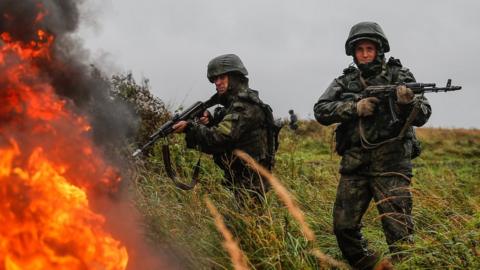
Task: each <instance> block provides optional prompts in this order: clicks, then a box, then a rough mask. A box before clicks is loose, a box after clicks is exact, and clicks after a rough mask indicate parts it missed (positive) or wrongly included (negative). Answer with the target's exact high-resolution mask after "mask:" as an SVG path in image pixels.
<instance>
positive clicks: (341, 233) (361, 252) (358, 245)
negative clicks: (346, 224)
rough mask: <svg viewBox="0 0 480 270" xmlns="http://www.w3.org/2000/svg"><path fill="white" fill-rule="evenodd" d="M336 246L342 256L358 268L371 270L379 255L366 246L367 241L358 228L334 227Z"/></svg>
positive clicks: (359, 269)
mask: <svg viewBox="0 0 480 270" xmlns="http://www.w3.org/2000/svg"><path fill="white" fill-rule="evenodd" d="M334 232H335V236H336V237H337V242H338V246H339V247H340V250H341V251H342V254H343V256H344V257H345V259H347V261H348V262H349V263H350V265H351V266H353V268H354V269H358V270H373V269H374V267H375V265H376V264H377V263H378V261H379V259H380V256H379V255H378V254H377V253H376V252H372V251H370V250H368V248H367V241H365V239H364V238H363V236H362V234H361V233H360V229H359V228H357V229H338V228H336V229H334Z"/></svg>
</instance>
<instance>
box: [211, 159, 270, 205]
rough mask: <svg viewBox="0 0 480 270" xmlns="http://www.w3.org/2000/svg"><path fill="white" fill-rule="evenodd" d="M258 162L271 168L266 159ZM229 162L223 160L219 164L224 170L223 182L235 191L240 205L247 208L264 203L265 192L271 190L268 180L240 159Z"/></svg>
mask: <svg viewBox="0 0 480 270" xmlns="http://www.w3.org/2000/svg"><path fill="white" fill-rule="evenodd" d="M258 163H259V164H261V165H262V166H264V167H266V168H269V167H268V164H266V161H265V160H260V161H258ZM217 164H218V163H217ZM227 164H228V163H226V162H225V161H222V163H220V165H219V167H220V168H221V169H222V170H223V171H224V179H223V181H222V184H223V186H225V187H227V188H228V189H230V190H231V191H232V192H233V194H234V195H235V199H236V201H237V203H238V205H239V206H241V207H242V208H245V207H247V206H248V207H251V206H256V205H261V204H263V201H264V200H265V194H266V193H267V192H268V191H269V190H270V184H269V183H268V181H267V180H266V179H264V178H263V177H262V176H261V175H260V174H259V173H258V172H256V171H254V170H252V169H250V168H249V167H248V166H247V165H246V164H245V163H243V161H241V160H239V159H235V160H233V161H230V163H229V164H228V165H227ZM248 207H247V208H248Z"/></svg>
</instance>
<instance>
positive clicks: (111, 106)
mask: <svg viewBox="0 0 480 270" xmlns="http://www.w3.org/2000/svg"><path fill="white" fill-rule="evenodd" d="M83 2H84V1H81V0H80V1H78V0H21V1H18V0H2V1H0V15H1V16H2V18H1V20H0V33H2V32H8V33H9V34H10V35H11V37H12V38H13V39H14V40H20V41H24V42H29V41H31V40H35V39H36V38H37V31H38V30H39V29H42V30H44V31H46V32H47V33H50V34H53V35H54V36H55V43H54V53H53V55H52V59H50V60H48V61H43V62H41V63H37V64H38V67H39V68H40V69H41V70H42V71H43V72H44V76H45V77H47V78H48V79H49V80H50V81H51V84H52V86H53V87H54V88H55V91H56V92H57V94H58V95H60V96H63V97H66V98H68V99H70V100H71V101H72V102H73V103H74V104H75V106H76V108H77V109H79V110H80V111H81V112H82V113H84V114H87V116H88V118H89V120H90V123H91V124H92V126H93V136H94V140H95V142H96V143H98V144H99V145H101V146H105V145H107V144H112V143H118V142H120V141H122V140H123V139H124V138H126V137H127V136H131V135H132V133H133V132H134V130H135V127H136V125H137V121H136V118H135V117H134V114H133V113H132V112H131V110H130V109H129V108H128V107H126V106H124V105H123V104H121V103H120V102H114V101H113V100H112V98H111V97H110V96H109V91H108V90H109V85H108V83H107V82H105V79H104V78H103V76H101V74H100V73H98V72H97V71H96V70H95V69H94V68H92V67H91V66H90V65H89V64H88V63H87V62H85V60H86V59H88V52H87V51H85V50H84V49H83V48H81V47H80V44H81V43H80V42H78V41H77V40H75V38H74V37H73V35H72V34H73V33H74V32H75V31H76V30H77V28H78V26H79V18H80V5H81V4H82V3H83Z"/></svg>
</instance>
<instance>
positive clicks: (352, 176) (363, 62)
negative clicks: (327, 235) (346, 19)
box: [314, 22, 431, 269]
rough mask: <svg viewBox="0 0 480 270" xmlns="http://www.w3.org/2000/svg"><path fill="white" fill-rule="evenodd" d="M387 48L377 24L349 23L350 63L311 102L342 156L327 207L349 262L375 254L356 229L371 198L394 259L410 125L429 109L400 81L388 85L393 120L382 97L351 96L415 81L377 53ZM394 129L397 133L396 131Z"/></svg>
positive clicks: (406, 212) (401, 225)
mask: <svg viewBox="0 0 480 270" xmlns="http://www.w3.org/2000/svg"><path fill="white" fill-rule="evenodd" d="M389 50H390V45H389V43H388V40H387V37H386V36H385V34H384V32H383V30H382V28H381V27H380V25H378V24H377V23H374V22H361V23H358V24H356V25H354V26H353V27H352V29H351V30H350V34H349V36H348V39H347V41H346V43H345V51H346V54H347V55H350V56H352V57H353V61H354V63H355V65H351V66H349V67H348V68H346V69H345V70H344V71H343V74H342V75H341V76H340V77H338V78H336V79H334V80H333V82H332V83H331V84H330V86H329V87H328V88H327V89H326V91H325V92H324V93H323V94H322V95H321V97H320V99H319V100H318V102H317V103H316V104H315V106H314V112H315V118H316V119H317V121H318V122H320V123H321V124H323V125H331V124H335V123H338V124H339V125H338V127H337V128H336V130H335V132H336V151H337V153H338V154H339V155H340V156H342V160H341V163H340V170H339V171H340V174H341V177H340V182H339V185H338V190H337V196H336V201H335V205H334V209H333V222H334V233H335V236H336V237H337V242H338V245H339V247H340V249H341V251H342V253H343V255H344V257H345V258H346V259H347V260H348V262H349V263H350V264H351V265H352V266H353V267H354V268H357V269H372V268H373V267H374V265H375V264H376V263H377V262H378V260H379V256H378V255H377V253H375V252H372V251H370V250H369V249H368V248H367V242H366V241H365V239H364V238H363V236H362V234H361V231H360V229H361V220H362V216H363V215H364V213H365V211H366V210H367V208H368V205H369V203H370V201H371V200H372V199H373V200H374V201H375V203H376V206H377V209H378V211H379V213H380V217H381V222H382V227H383V231H384V234H385V237H386V240H387V243H388V245H389V248H390V252H391V253H392V258H394V259H398V258H399V257H398V256H399V255H400V254H401V252H399V251H400V248H401V247H402V246H404V245H405V244H406V243H410V242H411V241H412V234H413V221H412V216H411V214H412V195H411V193H410V179H411V177H412V163H411V160H412V159H413V158H415V157H416V156H418V155H419V145H418V141H417V140H416V137H415V131H414V129H413V127H412V126H422V125H423V124H425V123H426V122H427V120H428V118H429V117H430V114H431V108H430V105H429V104H428V101H427V99H426V98H424V97H423V96H415V95H414V94H413V92H412V90H411V89H409V88H406V87H405V86H399V87H397V89H396V102H395V111H396V113H397V115H398V116H399V120H400V121H392V119H391V118H392V116H391V114H390V113H389V111H388V110H389V104H388V102H386V101H385V100H379V99H378V98H375V97H367V98H363V99H360V100H356V99H355V98H351V97H352V96H355V94H359V93H362V91H363V89H364V88H365V87H367V86H370V85H385V84H399V83H407V82H415V78H414V76H413V74H412V73H411V72H410V71H409V70H408V69H407V68H405V67H403V66H402V64H401V63H400V60H398V59H394V58H392V57H391V58H390V59H389V60H388V61H386V60H385V53H387V52H388V51H389ZM357 96H358V95H357ZM409 118H410V119H409ZM407 119H409V120H407ZM402 129H405V132H402V133H403V134H404V136H401V135H400V133H401V130H402Z"/></svg>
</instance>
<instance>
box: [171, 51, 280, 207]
mask: <svg viewBox="0 0 480 270" xmlns="http://www.w3.org/2000/svg"><path fill="white" fill-rule="evenodd" d="M247 74H248V72H247V69H246V68H245V66H244V65H243V63H242V61H241V60H240V58H239V57H238V56H237V55H235V54H226V55H220V56H218V57H215V58H213V59H212V60H211V61H210V62H209V64H208V71H207V77H208V80H209V81H210V82H211V83H213V84H215V87H216V91H217V93H216V94H215V95H213V97H212V99H214V100H215V101H216V103H217V104H220V105H221V107H217V108H216V109H215V112H214V115H213V116H211V115H209V113H208V112H205V114H204V116H203V117H202V118H201V119H200V123H196V122H192V121H189V122H187V121H180V122H178V123H177V124H176V125H174V127H173V128H174V129H175V131H176V132H185V133H186V141H187V147H190V148H194V147H195V148H197V149H199V150H200V151H202V152H205V153H208V154H212V155H213V159H214V161H215V163H216V164H217V165H218V166H219V167H220V168H221V169H222V170H223V171H224V183H223V184H224V185H225V186H227V187H228V188H230V189H232V190H233V191H234V194H235V196H236V198H237V200H238V201H239V203H240V204H241V205H244V204H245V203H246V201H247V200H252V199H253V200H254V201H255V202H259V201H261V200H262V198H263V196H264V194H265V192H266V191H267V190H268V188H269V186H268V183H267V182H266V181H264V180H263V178H261V177H260V176H259V175H258V173H257V172H255V171H252V170H251V169H249V168H248V167H247V166H246V164H244V163H243V162H242V161H241V160H240V159H239V158H238V157H236V156H235V155H233V153H232V151H233V150H235V149H239V150H243V151H244V152H246V153H248V154H249V155H250V156H252V157H253V158H254V159H255V160H256V161H257V162H259V163H260V164H262V165H263V166H264V167H266V168H268V169H270V168H271V166H272V163H273V160H272V158H273V157H272V155H271V154H272V153H270V152H271V149H270V148H269V146H268V143H269V138H268V135H269V130H268V128H267V127H268V125H267V122H268V121H272V122H273V115H272V112H271V109H270V107H269V106H268V105H266V104H264V103H263V102H262V101H261V100H260V98H259V97H258V92H257V91H256V90H252V89H250V88H249V86H248V78H247V77H246V76H247Z"/></svg>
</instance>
